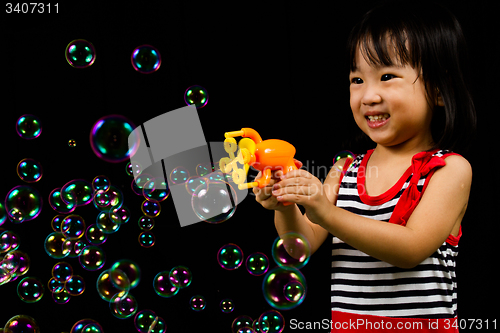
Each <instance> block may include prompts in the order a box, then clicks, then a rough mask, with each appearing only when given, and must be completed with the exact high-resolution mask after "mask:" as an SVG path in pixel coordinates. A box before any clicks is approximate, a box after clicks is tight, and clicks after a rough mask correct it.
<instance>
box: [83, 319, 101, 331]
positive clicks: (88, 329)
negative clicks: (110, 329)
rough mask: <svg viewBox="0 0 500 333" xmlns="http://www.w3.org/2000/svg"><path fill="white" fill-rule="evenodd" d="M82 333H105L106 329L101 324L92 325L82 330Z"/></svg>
mask: <svg viewBox="0 0 500 333" xmlns="http://www.w3.org/2000/svg"><path fill="white" fill-rule="evenodd" d="M82 333H104V329H103V328H102V326H101V324H99V323H97V322H96V323H90V324H87V325H85V327H84V328H83V329H82Z"/></svg>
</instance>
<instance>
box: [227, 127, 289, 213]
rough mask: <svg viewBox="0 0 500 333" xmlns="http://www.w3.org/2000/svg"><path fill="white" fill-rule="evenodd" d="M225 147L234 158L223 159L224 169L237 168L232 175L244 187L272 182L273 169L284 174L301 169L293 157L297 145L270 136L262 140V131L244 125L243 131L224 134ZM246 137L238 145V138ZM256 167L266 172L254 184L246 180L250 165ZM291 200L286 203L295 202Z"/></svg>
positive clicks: (242, 188)
mask: <svg viewBox="0 0 500 333" xmlns="http://www.w3.org/2000/svg"><path fill="white" fill-rule="evenodd" d="M224 136H225V138H226V139H225V140H224V150H225V151H226V152H227V153H229V156H230V158H228V157H224V158H221V159H220V169H221V170H222V171H223V172H225V173H230V172H231V170H233V172H232V174H231V177H232V178H233V181H234V183H235V184H238V188H239V189H240V190H244V189H247V188H253V187H259V188H263V187H265V186H267V185H268V184H269V182H270V181H271V174H272V171H276V170H282V171H283V174H286V173H287V172H289V171H292V170H297V166H296V165H295V162H294V160H293V157H294V155H295V147H294V146H293V145H291V144H290V143H288V142H286V141H283V140H276V139H268V140H262V138H261V137H260V135H259V133H257V131H255V130H254V129H252V128H242V129H241V130H240V131H234V132H226V133H225V134H224ZM237 136H242V137H243V138H242V139H241V140H240V142H239V143H238V144H236V140H235V139H234V138H235V137H237ZM238 147H239V148H240V150H239V152H238V154H237V156H235V155H234V153H235V152H236V150H237V148H238ZM237 163H240V164H243V166H244V168H243V169H239V168H238V165H237ZM250 166H252V167H253V168H254V169H257V170H259V171H261V172H262V177H261V178H260V179H257V180H256V181H254V182H251V183H244V181H245V179H246V175H247V172H248V168H249V167H250ZM291 204H292V203H291V202H284V203H283V205H285V206H288V205H291Z"/></svg>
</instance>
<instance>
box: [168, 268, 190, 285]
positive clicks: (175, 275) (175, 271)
mask: <svg viewBox="0 0 500 333" xmlns="http://www.w3.org/2000/svg"><path fill="white" fill-rule="evenodd" d="M168 277H169V279H170V283H172V285H173V286H175V287H178V288H179V289H182V288H186V287H188V286H189V285H190V284H191V282H192V281H193V274H192V273H191V270H190V269H189V268H187V267H186V266H176V267H174V268H172V269H171V270H170V273H169V275H168Z"/></svg>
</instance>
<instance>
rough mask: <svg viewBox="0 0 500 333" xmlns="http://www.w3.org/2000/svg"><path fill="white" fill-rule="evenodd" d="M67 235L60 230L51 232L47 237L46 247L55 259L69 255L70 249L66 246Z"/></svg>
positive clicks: (46, 250) (50, 255)
mask: <svg viewBox="0 0 500 333" xmlns="http://www.w3.org/2000/svg"><path fill="white" fill-rule="evenodd" d="M65 242H66V237H64V235H63V234H62V233H60V232H53V233H50V234H49V235H48V236H47V238H45V243H44V248H45V252H47V254H48V255H49V257H51V258H54V259H62V258H64V257H66V256H68V255H69V253H70V251H71V250H70V249H68V248H67V247H65V246H64V243H65Z"/></svg>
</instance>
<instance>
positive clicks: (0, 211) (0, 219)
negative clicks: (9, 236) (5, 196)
mask: <svg viewBox="0 0 500 333" xmlns="http://www.w3.org/2000/svg"><path fill="white" fill-rule="evenodd" d="M6 220H7V212H6V211H5V205H4V204H3V202H0V225H2V224H3V223H4V222H5V221H6Z"/></svg>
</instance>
